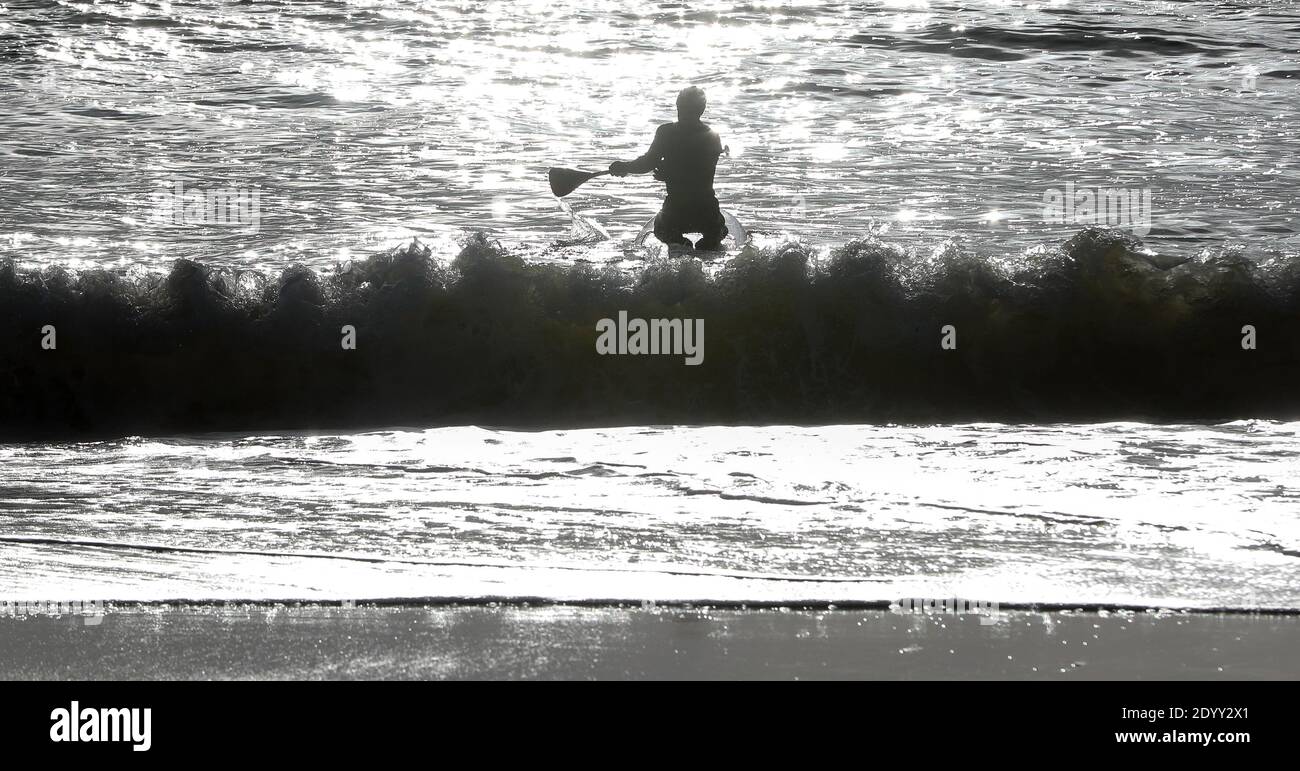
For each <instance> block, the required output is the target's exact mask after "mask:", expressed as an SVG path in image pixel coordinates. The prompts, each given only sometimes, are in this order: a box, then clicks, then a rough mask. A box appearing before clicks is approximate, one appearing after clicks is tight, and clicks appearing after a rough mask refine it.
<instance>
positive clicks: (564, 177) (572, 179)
mask: <svg viewBox="0 0 1300 771" xmlns="http://www.w3.org/2000/svg"><path fill="white" fill-rule="evenodd" d="M608 173H609V172H608V171H578V170H577V169H561V168H559V167H556V166H552V167H551V170H550V171H549V172H548V173H547V176H549V177H550V180H551V193H552V194H553V195H554V196H555V197H556V198H563V197H564V196H566V195H568V194H569V193H572V192H573V191H574V190H577V189H578V186H579V185H581V184H582V183H583V182H586V181H587V180H589V179H595V178H596V177H599V176H601V175H604V174H608Z"/></svg>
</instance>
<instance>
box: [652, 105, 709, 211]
mask: <svg viewBox="0 0 1300 771" xmlns="http://www.w3.org/2000/svg"><path fill="white" fill-rule="evenodd" d="M664 130H665V132H666V138H667V140H668V141H667V142H666V143H665V145H664V150H663V153H664V156H663V160H662V161H660V162H659V167H658V171H659V173H658V175H657V176H658V177H659V178H660V179H662V180H663V181H664V182H665V183H666V184H667V185H668V195H670V196H673V197H675V198H685V199H695V198H712V197H713V174H714V172H715V171H716V170H717V166H718V156H719V155H720V154H721V153H722V140H721V139H720V138H719V137H718V135H717V133H715V132H714V131H713V129H711V128H709V126H708V124H706V123H669V124H667V125H666V126H665V127H664Z"/></svg>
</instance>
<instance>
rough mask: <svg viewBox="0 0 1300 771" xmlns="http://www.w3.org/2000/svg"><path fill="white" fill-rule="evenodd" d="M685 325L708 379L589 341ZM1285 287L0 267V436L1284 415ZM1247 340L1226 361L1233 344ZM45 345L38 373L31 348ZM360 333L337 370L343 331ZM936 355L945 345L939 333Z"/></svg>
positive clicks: (1256, 280)
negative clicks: (952, 335)
mask: <svg viewBox="0 0 1300 771" xmlns="http://www.w3.org/2000/svg"><path fill="white" fill-rule="evenodd" d="M619 311H627V313H628V315H629V316H630V317H634V318H646V319H657V318H682V319H704V320H705V321H706V323H707V340H706V351H707V354H706V359H705V362H704V364H703V365H702V366H693V367H684V366H682V363H681V358H680V357H675V356H601V355H599V354H598V353H597V351H596V347H595V341H596V337H597V335H596V331H595V330H596V323H597V322H598V321H599V320H600V319H603V318H610V317H615V316H617V314H618V312H619ZM1297 311H1300V264H1298V263H1297V262H1296V261H1295V260H1294V259H1289V258H1271V259H1268V260H1259V261H1257V260H1251V259H1247V258H1246V257H1245V256H1244V255H1243V254H1242V253H1241V252H1239V251H1234V250H1231V249H1229V250H1224V251H1222V252H1220V253H1217V254H1209V253H1205V254H1202V255H1200V256H1198V257H1197V258H1195V259H1192V260H1188V261H1186V262H1182V263H1178V262H1177V261H1170V260H1163V259H1161V258H1159V257H1158V256H1157V255H1153V254H1152V253H1151V252H1150V251H1149V250H1147V249H1145V248H1144V246H1143V244H1142V243H1141V242H1140V241H1139V240H1137V239H1136V238H1134V237H1132V236H1131V235H1125V234H1122V233H1119V232H1116V231H1105V230H1096V229H1089V230H1085V231H1083V232H1080V233H1079V234H1077V235H1076V236H1075V237H1073V238H1072V239H1070V241H1068V242H1067V243H1065V244H1064V245H1063V246H1061V247H1059V248H1042V249H1036V250H1033V251H1031V252H1030V253H1027V254H1023V255H1012V256H1004V257H996V256H994V257H990V256H982V255H977V254H971V253H967V252H965V251H963V250H962V249H961V248H959V247H958V246H955V245H953V244H946V245H944V246H943V247H941V248H939V249H937V250H936V251H935V252H933V253H932V254H927V255H922V254H917V253H914V252H908V251H905V250H903V249H901V248H899V247H897V246H894V245H891V244H889V243H886V242H883V241H880V240H878V239H875V238H868V239H862V240H858V241H853V242H851V243H848V244H846V245H844V246H842V247H840V248H838V249H835V250H833V251H832V252H831V253H830V254H829V255H828V256H826V257H825V258H822V257H821V256H820V255H818V254H817V253H815V252H813V251H811V250H809V249H808V248H806V247H804V246H801V245H799V244H785V245H782V246H779V247H772V248H758V247H752V246H751V247H748V248H746V249H745V250H744V251H742V252H741V253H740V254H738V255H737V256H736V257H735V258H733V259H731V260H730V261H728V262H727V263H726V264H725V265H724V266H722V267H721V269H720V270H718V271H717V272H716V273H710V272H707V271H706V270H705V269H704V266H703V265H702V264H701V263H700V262H698V261H694V260H689V259H686V260H682V259H678V260H663V261H657V262H651V263H649V264H647V265H646V267H645V268H644V269H643V270H641V271H639V272H637V273H634V274H631V273H627V272H622V271H619V270H616V269H614V268H612V267H601V266H596V265H592V264H589V263H585V262H579V263H577V264H573V265H561V264H529V263H526V262H525V261H523V260H522V259H521V258H519V257H518V256H516V255H513V254H511V253H510V252H509V251H507V250H506V249H504V248H502V247H501V246H499V245H498V244H496V243H494V242H492V241H490V240H488V239H487V238H486V237H485V236H483V235H475V236H473V237H471V238H470V239H469V240H468V241H467V242H466V243H465V245H464V247H463V249H462V250H461V251H460V253H459V254H458V255H456V256H455V257H454V259H451V260H449V261H444V260H440V259H436V258H435V256H434V255H433V254H432V253H431V251H430V250H429V249H428V248H427V247H424V246H422V245H419V244H412V245H410V246H408V247H405V248H402V249H398V250H393V251H390V252H386V253H383V254H380V255H376V256H374V257H371V258H370V259H368V260H365V261H362V262H357V263H352V264H349V265H345V266H343V267H342V268H341V269H340V270H339V271H337V272H331V273H317V272H314V271H312V270H309V269H307V268H304V267H301V266H292V267H290V268H288V269H286V270H285V271H283V272H282V273H281V274H280V275H279V276H274V275H267V274H264V273H260V272H257V271H235V270H230V269H221V268H213V267H209V266H205V265H202V264H199V263H196V262H192V261H189V260H179V261H177V262H176V263H175V264H174V266H173V267H172V269H171V271H170V272H169V273H168V274H166V275H144V276H122V275H117V274H114V273H110V272H107V271H102V270H92V271H84V272H80V273H71V272H69V271H67V270H65V269H62V268H59V267H52V268H45V269H41V270H20V269H18V267H17V266H16V265H15V264H14V263H13V262H12V261H9V262H5V263H0V439H6V440H13V439H33V438H46V439H48V438H55V437H74V438H75V437H85V436H104V435H126V434H159V433H178V432H193V431H215V430H220V431H242V430H264V429H290V428H327V427H328V428H348V427H360V426H376V425H416V424H425V425H463V424H488V425H498V426H514V427H523V428H531V427H539V428H540V427H548V426H576V425H619V424H670V423H696V424H698V423H776V422H784V423H845V422H866V423H871V422H937V421H969V420H996V421H1003V422H1018V421H1023V422H1030V421H1067V420H1069V421H1079V420H1102V419H1134V420H1157V421H1165V420H1217V419H1232V418H1246V417H1260V418H1282V419H1285V418H1293V417H1296V413H1297V411H1298V410H1297V392H1296V389H1295V384H1296V383H1297V382H1300V313H1297ZM1247 325H1249V326H1251V327H1253V328H1254V329H1255V331H1256V335H1257V340H1258V344H1257V347H1256V348H1255V349H1254V350H1245V349H1243V345H1242V341H1243V337H1244V334H1243V328H1244V327H1245V326H1247ZM47 326H52V327H54V328H55V330H56V334H57V338H56V340H57V345H56V348H55V349H54V350H46V349H43V348H42V345H41V342H42V340H43V339H44V338H43V335H42V332H41V330H42V329H43V328H45V327H47ZM345 326H350V327H352V328H354V329H355V331H356V341H357V345H356V349H355V350H344V349H343V347H342V345H341V330H342V329H343V328H344V327H345ZM947 326H951V327H952V328H953V329H954V330H955V332H956V348H955V349H952V350H945V349H943V348H942V347H941V338H942V334H941V329H943V328H945V327H947Z"/></svg>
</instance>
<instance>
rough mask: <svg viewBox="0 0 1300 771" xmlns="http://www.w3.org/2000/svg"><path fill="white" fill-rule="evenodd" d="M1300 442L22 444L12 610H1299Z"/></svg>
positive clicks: (459, 437) (373, 438)
mask: <svg viewBox="0 0 1300 771" xmlns="http://www.w3.org/2000/svg"><path fill="white" fill-rule="evenodd" d="M1297 431H1300V424H1296V423H1289V424H1286V423H1269V422H1260V421H1251V422H1238V423H1230V424H1224V425H1217V426H1210V425H1206V426H1192V425H1185V426H1164V427H1154V426H1147V425H1140V424H1124V423H1111V424H1096V425H1056V426H1013V425H999V424H978V425H962V426H946V427H943V426H936V427H900V426H876V427H870V426H839V427H826V428H816V429H813V428H800V427H791V426H774V427H751V428H743V427H716V428H623V429H601V430H583V431H548V432H536V433H522V432H508V431H493V430H488V429H483V428H473V427H466V428H446V429H434V430H427V431H416V430H393V431H382V432H372V433H361V434H341V435H268V436H242V437H234V436H227V437H191V438H183V439H172V440H141V439H133V440H126V441H119V442H100V443H87V444H50V445H27V446H13V445H10V446H5V447H0V501H2V504H0V505H2V506H3V514H4V516H3V517H2V518H0V597H6V598H14V599H81V600H87V601H88V600H94V599H103V600H113V599H182V598H184V599H295V598H311V599H339V598H348V597H354V598H380V597H453V598H481V597H507V598H520V597H540V598H551V599H602V600H604V599H612V600H630V601H644V600H657V601H667V600H730V601H745V600H750V601H754V600H777V601H790V600H821V601H850V600H853V601H874V600H894V599H899V598H905V597H918V598H932V597H940V598H941V597H954V596H955V597H960V598H965V599H969V600H972V601H976V600H982V601H990V602H999V603H1004V602H1005V603H1010V602H1045V603H1052V602H1059V603H1094V602H1095V603H1117V604H1135V605H1150V606H1152V607H1156V606H1174V607H1235V608H1256V607H1272V608H1300V519H1297V516H1296V513H1297V510H1300V509H1298V507H1297V499H1298V498H1300V490H1297V488H1296V486H1295V480H1296V479H1298V478H1300V473H1297V472H1300V438H1298V437H1297ZM142 547H148V548H142Z"/></svg>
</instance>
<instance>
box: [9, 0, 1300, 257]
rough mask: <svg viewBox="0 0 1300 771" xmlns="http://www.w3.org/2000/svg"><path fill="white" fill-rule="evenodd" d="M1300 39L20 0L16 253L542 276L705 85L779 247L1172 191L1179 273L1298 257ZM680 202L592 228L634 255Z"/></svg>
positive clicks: (915, 8)
mask: <svg viewBox="0 0 1300 771" xmlns="http://www.w3.org/2000/svg"><path fill="white" fill-rule="evenodd" d="M1298 30H1300V10H1298V9H1297V7H1296V5H1295V4H1294V3H1292V2H1261V3H1241V2H1176V3H1175V2H1150V3H1140V4H1114V3H1107V2H1068V3H1067V2H1064V1H1063V0H1058V1H1047V2H1032V3H1031V2H1014V1H1011V0H996V1H995V0H982V1H977V2H964V3H948V2H938V1H937V0H936V1H934V2H927V1H926V0H887V1H886V2H868V3H784V2H782V3H761V4H749V3H736V2H716V1H715V2H705V3H690V4H679V3H661V4H656V5H651V6H647V5H645V4H642V3H632V2H586V3H564V4H557V3H549V2H531V3H509V4H505V3H481V4H466V3H443V2H425V3H410V2H397V0H381V1H373V2H372V1H367V2H350V3H333V2H330V3H297V2H295V3H289V2H278V3H277V2H268V3H249V4H238V5H229V4H210V3H198V2H167V3H161V4H159V3H152V2H150V3H132V4H127V3H117V2H68V0H60V1H59V2H53V3H45V2H41V3H29V2H12V1H11V2H7V3H5V4H4V5H0V60H2V61H3V66H2V67H0V158H2V159H3V179H4V184H3V185H0V257H2V256H12V257H15V258H17V259H20V260H26V261H30V262H36V263H43V262H59V263H61V264H68V263H73V264H78V265H80V264H97V265H122V264H144V265H147V266H150V267H159V266H161V265H164V264H166V263H167V262H169V261H170V260H172V259H175V258H177V257H188V258H194V259H199V260H202V261H204V262H207V263H211V264H223V265H245V266H249V265H257V266H260V267H267V266H271V267H277V268H278V267H283V266H284V265H285V264H287V263H288V262H290V261H300V262H305V263H308V264H311V265H313V266H317V267H320V266H327V265H330V264H332V263H333V262H334V261H335V260H339V259H348V258H351V257H354V256H358V255H365V254H369V253H371V252H373V251H374V250H376V249H378V248H383V247H387V246H391V245H393V244H394V243H397V242H402V241H407V240H409V239H410V238H411V237H412V236H419V237H420V238H422V239H424V240H425V241H437V240H439V239H444V238H453V237H455V236H456V234H458V233H460V232H461V231H463V230H466V229H471V230H487V231H489V232H491V233H492V234H493V235H495V236H499V237H502V238H504V239H506V240H507V241H508V242H509V243H513V244H517V245H519V247H520V248H521V249H522V250H523V251H525V252H526V253H529V254H531V255H534V256H540V255H541V253H542V252H543V251H544V249H545V247H546V245H548V244H551V243H553V242H555V241H556V240H558V239H563V238H564V237H565V236H566V233H567V232H568V229H569V219H568V217H567V216H566V215H565V214H564V213H563V212H561V211H560V210H559V209H558V207H557V206H556V205H555V202H554V199H552V198H551V197H550V196H549V194H547V192H546V189H545V182H544V169H545V168H546V167H547V166H550V165H553V164H563V165H573V166H585V167H589V168H599V167H601V166H603V165H604V164H605V163H607V162H608V161H609V160H611V159H614V158H627V157H631V156H633V155H636V154H638V153H639V152H640V151H641V150H642V149H643V147H644V146H645V145H646V144H647V143H648V141H649V138H650V136H651V134H652V130H653V127H654V126H655V125H656V124H657V123H659V122H662V121H665V120H668V119H670V118H671V117H672V116H671V114H670V109H669V108H670V105H671V100H672V97H673V94H674V93H675V92H676V90H677V89H678V88H680V87H681V86H682V85H683V84H685V83H686V82H688V81H694V82H698V83H700V84H702V85H704V86H705V87H706V88H707V89H708V92H709V95H710V98H711V100H712V104H713V106H712V108H711V110H710V113H709V117H710V119H711V120H712V121H713V123H714V124H715V125H716V126H717V127H718V128H719V129H720V130H721V131H722V133H723V136H724V140H725V141H726V142H727V143H728V144H729V146H730V149H731V153H730V157H729V158H727V159H725V160H724V162H723V164H722V167H721V170H720V172H719V193H720V195H721V197H722V199H723V202H724V205H725V206H727V207H728V208H730V209H732V210H733V211H735V212H736V213H737V214H738V215H739V216H740V217H741V219H742V220H744V221H745V222H746V223H747V224H749V225H750V226H751V227H752V228H754V229H756V230H759V231H761V232H765V233H767V234H768V236H769V237H779V234H781V233H786V234H790V235H792V236H794V237H796V238H799V239H803V240H805V241H807V242H809V243H812V244H823V245H824V244H835V243H841V242H843V241H845V240H847V239H849V238H853V237H859V236H862V235H865V234H867V233H869V232H879V231H880V230H881V229H882V228H884V229H887V233H888V235H889V237H890V238H895V239H898V240H900V241H903V242H912V243H916V244H919V245H924V246H932V245H934V244H937V243H938V242H940V241H942V240H944V239H946V238H949V237H952V238H958V239H960V240H962V241H964V242H966V243H969V244H972V245H973V246H974V247H976V248H979V249H982V250H985V251H996V252H999V253H1005V252H1008V251H1015V250H1018V249H1022V248H1027V247H1031V246H1034V245H1038V244H1042V243H1045V242H1052V241H1054V240H1059V239H1062V238H1064V237H1066V236H1068V235H1069V234H1072V233H1073V232H1075V231H1076V230H1077V229H1078V228H1077V227H1076V226H1072V225H1067V224H1050V223H1047V222H1044V218H1043V215H1042V208H1043V201H1044V194H1045V192H1046V191H1048V190H1050V189H1058V190H1060V189H1063V188H1064V186H1065V185H1066V184H1067V183H1074V184H1076V185H1079V186H1118V187H1124V188H1128V189H1132V190H1149V191H1150V193H1151V209H1152V211H1151V217H1150V220H1151V221H1150V223H1149V224H1150V232H1149V233H1148V234H1147V238H1148V241H1149V242H1150V243H1151V244H1153V245H1154V246H1155V248H1157V249H1160V250H1167V251H1173V252H1186V253H1192V252H1195V251H1197V250H1199V249H1201V248H1204V247H1215V248H1217V247H1220V246H1223V245H1224V244H1228V243H1241V244H1245V245H1246V246H1247V247H1248V248H1249V249H1250V250H1252V251H1258V252H1266V251H1271V250H1276V251H1283V252H1287V253H1294V252H1295V251H1296V244H1297V239H1298V238H1300V229H1298V224H1297V220H1296V208H1297V207H1296V189H1297V182H1300V178H1298V177H1297V172H1296V169H1295V167H1294V164H1293V163H1292V159H1293V158H1294V157H1295V156H1296V155H1297V150H1300V146H1298V145H1297V143H1298V142H1300V131H1298V130H1297V129H1300V125H1298V122H1300V114H1298V113H1297V112H1296V110H1295V109H1294V105H1295V104H1296V103H1297V83H1298V80H1297V75H1300V50H1298V49H1297V45H1296V42H1295V41H1296V40H1297V39H1298V38H1297V34H1296V33H1297V31H1298ZM177 182H180V183H182V184H184V185H185V187H186V189H188V190H190V191H195V190H214V189H219V188H231V189H236V190H257V191H258V192H259V195H260V198H259V201H260V207H259V211H260V214H259V218H258V222H257V223H256V226H255V227H248V228H243V227H203V226H196V225H193V224H192V222H191V223H188V224H175V223H172V222H169V221H167V220H166V219H165V218H163V219H162V220H155V216H154V215H155V214H157V212H158V206H159V202H158V200H157V198H156V196H157V195H158V194H159V193H161V192H163V191H170V190H174V188H173V187H170V186H172V185H174V184H175V183H177ZM659 192H660V186H659V185H658V184H657V183H653V182H651V181H649V179H648V178H641V179H640V180H637V181H626V182H618V181H611V180H600V181H597V182H593V183H590V184H589V185H588V186H587V187H586V188H583V189H582V190H581V191H579V193H578V194H575V196H574V197H573V198H572V201H573V203H574V206H575V208H576V209H578V210H579V211H580V212H582V213H584V214H586V215H589V216H591V217H594V218H595V219H597V220H598V221H600V222H602V223H603V224H605V225H606V226H607V227H608V228H609V229H610V231H611V232H612V233H613V235H614V236H615V238H616V239H625V238H630V237H631V236H632V235H634V234H635V233H636V232H637V231H638V229H639V228H640V226H641V224H642V223H643V222H644V221H645V220H646V218H647V217H648V216H650V214H651V213H653V211H654V210H655V208H656V207H657V195H658V194H659ZM254 230H255V232H252V231H254ZM760 237H761V233H760ZM588 252H590V254H587V252H584V254H587V256H592V255H595V256H597V257H602V258H603V257H609V256H617V250H613V251H612V252H610V251H609V250H607V249H606V250H602V249H596V250H594V251H593V250H588Z"/></svg>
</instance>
